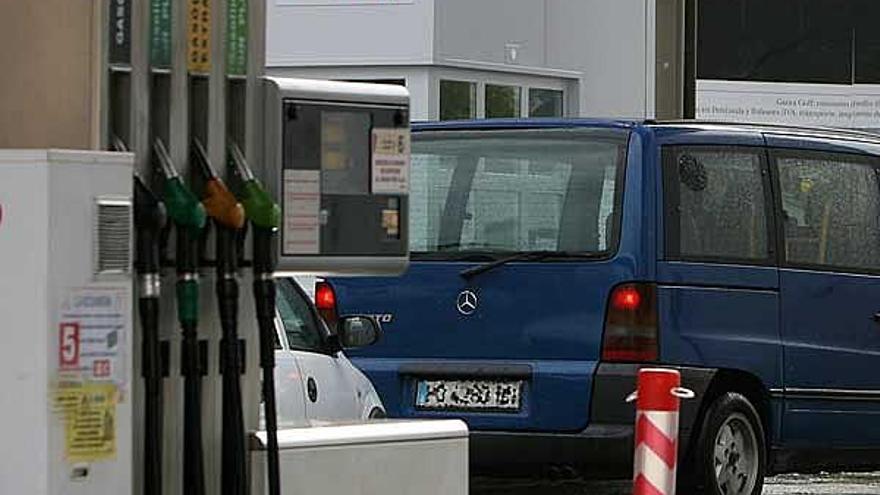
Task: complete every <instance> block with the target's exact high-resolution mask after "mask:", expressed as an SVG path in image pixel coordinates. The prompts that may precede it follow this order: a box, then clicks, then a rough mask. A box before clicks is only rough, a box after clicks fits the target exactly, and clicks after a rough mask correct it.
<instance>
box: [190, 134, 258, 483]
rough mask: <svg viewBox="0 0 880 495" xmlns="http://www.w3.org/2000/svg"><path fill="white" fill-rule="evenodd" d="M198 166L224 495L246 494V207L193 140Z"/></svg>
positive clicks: (203, 149)
mask: <svg viewBox="0 0 880 495" xmlns="http://www.w3.org/2000/svg"><path fill="white" fill-rule="evenodd" d="M193 148H194V150H195V154H196V162H197V163H198V169H199V171H200V172H201V175H202V177H203V178H204V180H205V185H204V189H203V192H202V204H203V205H204V207H205V210H206V211H207V214H208V216H209V217H210V218H211V220H213V222H214V225H215V226H216V233H217V245H216V248H217V249H216V258H217V285H216V293H217V305H218V307H219V309H220V324H221V326H222V329H223V338H222V340H221V343H220V346H221V352H222V359H221V363H222V364H223V368H222V375H223V440H222V445H223V448H222V471H221V473H222V475H221V476H222V479H221V487H220V489H221V493H222V494H223V495H246V494H247V476H246V466H247V451H246V446H245V436H244V413H243V412H242V406H241V381H240V370H241V365H242V363H243V359H244V356H243V354H242V351H241V347H240V346H239V340H238V292H239V291H238V279H237V270H238V266H237V265H238V253H237V252H236V251H237V249H236V248H237V242H236V241H237V235H238V232H239V231H240V230H241V229H242V228H243V227H244V224H245V212H244V208H243V207H242V206H241V204H240V203H239V202H238V200H237V199H236V198H235V195H233V194H232V192H230V191H229V189H227V187H226V185H225V184H224V183H223V181H222V180H221V179H220V178H219V177H218V176H217V174H216V172H215V171H214V168H213V167H212V166H211V162H210V160H209V158H208V154H207V153H206V152H205V148H204V147H203V146H202V143H201V142H199V140H198V139H196V140H194V141H193Z"/></svg>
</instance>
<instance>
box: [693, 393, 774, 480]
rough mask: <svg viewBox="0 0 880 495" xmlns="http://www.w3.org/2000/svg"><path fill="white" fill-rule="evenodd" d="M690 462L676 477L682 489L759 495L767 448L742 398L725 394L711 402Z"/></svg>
mask: <svg viewBox="0 0 880 495" xmlns="http://www.w3.org/2000/svg"><path fill="white" fill-rule="evenodd" d="M690 461H691V462H690V463H689V466H685V467H686V469H685V470H684V471H683V472H681V473H680V475H683V476H681V477H680V478H679V481H680V483H679V484H680V486H682V487H684V486H686V487H688V488H690V489H692V490H693V489H696V490H698V492H697V493H705V494H710V495H760V493H761V490H762V489H763V486H764V475H765V473H766V465H767V444H766V439H765V436H764V428H763V426H762V424H761V418H760V416H759V415H758V412H757V411H756V410H755V407H754V406H753V405H752V403H751V402H749V400H748V399H747V398H746V397H745V396H744V395H742V394H739V393H736V392H727V393H724V394H721V395H720V396H719V397H718V398H716V399H715V400H714V401H713V402H712V404H711V405H710V406H709V408H708V409H707V410H706V414H705V415H704V417H703V422H702V424H701V425H700V429H699V436H698V437H697V443H696V444H695V448H694V451H693V452H692V456H690ZM716 473H717V474H716ZM719 479H720V480H721V482H719ZM681 493H685V492H681Z"/></svg>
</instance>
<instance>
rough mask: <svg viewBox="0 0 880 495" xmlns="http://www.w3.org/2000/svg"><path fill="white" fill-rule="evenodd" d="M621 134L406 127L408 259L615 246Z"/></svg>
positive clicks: (623, 136)
mask: <svg viewBox="0 0 880 495" xmlns="http://www.w3.org/2000/svg"><path fill="white" fill-rule="evenodd" d="M628 134H629V133H628V131H626V130H622V129H577V130H504V131H467V132H465V131H435V132H419V133H416V134H414V139H413V147H412V170H411V174H412V176H411V190H410V249H411V251H412V252H413V257H414V258H415V259H463V258H464V257H467V256H475V255H480V254H483V255H486V257H487V258H492V257H496V258H497V257H499V256H509V255H510V254H511V253H517V252H527V251H559V252H566V253H572V252H577V253H591V254H603V253H610V252H611V251H612V250H614V249H615V248H616V245H617V225H618V223H619V222H617V215H618V209H619V207H618V205H619V203H620V196H621V192H620V184H621V182H622V174H623V168H624V167H623V164H624V161H625V158H626V145H627V140H628Z"/></svg>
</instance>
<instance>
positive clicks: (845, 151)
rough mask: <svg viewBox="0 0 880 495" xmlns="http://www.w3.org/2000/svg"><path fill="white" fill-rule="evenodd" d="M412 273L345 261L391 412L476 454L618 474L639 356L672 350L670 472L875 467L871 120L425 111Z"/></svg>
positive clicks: (331, 311)
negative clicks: (373, 321)
mask: <svg viewBox="0 0 880 495" xmlns="http://www.w3.org/2000/svg"><path fill="white" fill-rule="evenodd" d="M412 153H413V155H412V170H411V178H410V180H411V196H410V208H409V219H408V221H409V225H410V231H409V236H410V237H409V244H410V246H411V250H412V264H411V266H410V268H409V270H408V272H407V273H406V274H405V275H403V276H402V277H400V278H332V279H329V280H326V281H323V282H320V283H319V284H318V286H317V288H316V294H315V297H316V302H317V304H318V306H319V308H320V310H321V311H322V314H323V315H324V316H325V317H326V318H328V319H332V318H334V317H336V315H342V314H355V313H356V314H374V315H376V316H377V317H378V318H379V319H380V321H382V322H383V327H384V330H385V333H384V337H383V341H382V342H380V343H379V344H377V345H375V346H372V347H369V348H365V349H363V350H359V351H357V352H354V353H352V355H353V361H354V362H355V363H356V365H358V366H359V367H360V368H361V369H363V370H364V371H365V372H366V374H367V375H368V376H369V377H370V379H371V380H372V381H373V383H374V384H375V386H376V388H377V390H378V391H379V393H380V395H381V396H382V400H383V401H384V403H385V405H386V407H387V409H388V414H389V415H390V416H398V417H422V418H440V417H460V418H463V419H464V420H466V421H467V423H468V424H469V425H470V428H471V429H472V437H471V461H472V466H473V469H474V470H477V471H482V470H491V471H493V472H498V471H504V472H510V473H514V474H523V473H526V472H529V471H530V468H533V467H541V468H548V467H552V468H554V469H557V470H563V472H572V471H575V470H576V471H579V472H583V473H586V474H588V475H591V474H605V475H608V474H612V475H628V473H630V472H631V470H632V437H633V426H632V424H633V419H634V409H633V406H632V405H631V404H628V403H626V402H625V398H626V397H627V395H628V394H630V393H631V392H632V391H633V390H634V388H635V383H634V382H635V375H636V373H637V370H638V369H639V367H640V366H643V365H651V366H655V365H661V366H668V367H674V368H676V369H679V370H680V371H681V374H682V380H683V384H684V386H686V387H688V388H690V389H692V390H693V391H694V392H695V393H696V398H695V399H693V400H689V401H683V405H682V411H681V421H680V443H679V445H680V448H679V457H680V468H679V469H680V471H681V470H685V471H686V474H685V473H680V474H679V479H680V480H688V482H689V483H690V482H693V483H696V484H698V485H699V486H700V489H701V492H703V493H717V494H757V493H760V492H761V487H762V484H763V478H764V476H765V474H767V473H771V472H781V471H789V470H795V469H797V470H810V469H820V468H821V469H835V468H842V467H846V468H867V467H871V466H877V465H880V138H878V136H876V135H871V134H867V133H860V132H855V131H852V132H849V131H836V130H825V129H804V128H790V127H778V126H760V125H744V124H721V123H700V122H651V121H648V122H644V121H640V122H635V121H597V120H494V121H493V120H485V121H470V122H451V123H427V124H417V125H414V126H413V146H412Z"/></svg>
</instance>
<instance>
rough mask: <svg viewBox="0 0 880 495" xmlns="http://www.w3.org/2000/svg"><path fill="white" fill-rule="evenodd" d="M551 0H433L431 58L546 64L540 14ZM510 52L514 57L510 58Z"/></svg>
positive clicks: (542, 22) (542, 19)
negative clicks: (432, 52) (432, 51)
mask: <svg viewBox="0 0 880 495" xmlns="http://www.w3.org/2000/svg"><path fill="white" fill-rule="evenodd" d="M553 3H556V2H555V0H476V1H475V0H439V1H438V2H436V4H435V5H436V10H435V15H436V20H435V44H434V61H435V62H438V63H443V62H444V61H450V60H451V61H456V60H464V61H473V62H480V63H496V64H504V63H511V64H513V65H521V66H527V67H551V66H548V65H547V60H546V58H547V57H546V53H545V49H546V43H545V27H546V26H545V14H546V11H547V10H548V9H549V8H550V7H549V5H550V4H553ZM511 51H513V52H515V60H511V59H510V55H511Z"/></svg>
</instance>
